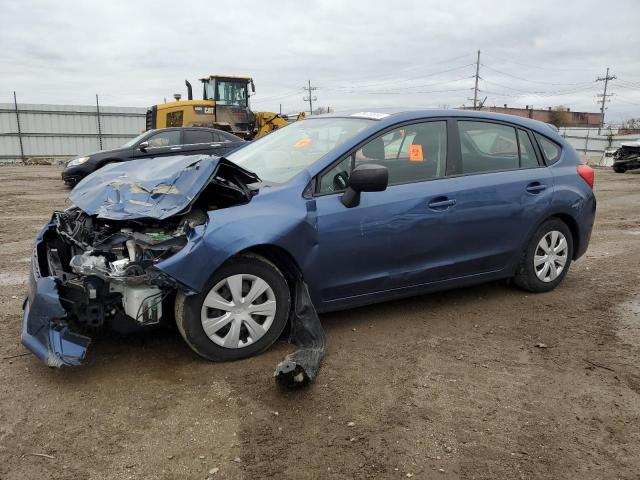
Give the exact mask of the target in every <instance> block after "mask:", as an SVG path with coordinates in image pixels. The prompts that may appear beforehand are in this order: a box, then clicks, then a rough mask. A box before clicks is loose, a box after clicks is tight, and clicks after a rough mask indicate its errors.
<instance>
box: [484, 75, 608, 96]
mask: <svg viewBox="0 0 640 480" xmlns="http://www.w3.org/2000/svg"><path fill="white" fill-rule="evenodd" d="M480 80H482V81H483V82H485V83H488V84H491V85H496V86H498V87H502V88H507V89H509V90H513V91H515V92H521V93H522V94H526V95H536V96H544V97H555V96H559V95H571V94H573V93H578V92H586V91H588V90H591V89H593V88H594V87H595V84H594V85H589V86H584V87H574V88H569V89H567V90H551V91H548V90H538V91H530V90H522V89H520V88H515V87H510V86H508V85H504V84H502V83H497V82H494V81H491V80H487V79H486V78H483V77H480ZM516 96H522V95H516Z"/></svg>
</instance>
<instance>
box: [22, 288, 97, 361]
mask: <svg viewBox="0 0 640 480" xmlns="http://www.w3.org/2000/svg"><path fill="white" fill-rule="evenodd" d="M66 316H67V312H66V311H65V310H64V308H63V307H62V305H61V304H60V297H59V296H58V287H57V285H56V281H55V278H54V277H42V278H39V279H38V280H37V281H36V284H35V291H32V292H31V294H30V296H29V299H27V300H26V301H25V305H24V317H23V327H22V344H23V345H24V346H25V347H27V348H28V349H29V350H30V351H31V352H33V354H34V355H35V356H36V357H38V358H39V359H40V360H41V361H43V362H44V363H45V364H46V365H48V366H49V367H62V366H63V365H80V364H81V363H82V360H84V357H85V355H86V353H87V347H88V346H89V343H90V342H91V339H89V338H88V337H85V336H83V335H78V334H77V333H73V332H71V331H70V330H69V327H68V326H67V325H66V323H64V321H61V319H63V318H65V317H66Z"/></svg>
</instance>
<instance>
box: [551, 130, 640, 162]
mask: <svg viewBox="0 0 640 480" xmlns="http://www.w3.org/2000/svg"><path fill="white" fill-rule="evenodd" d="M616 134H617V130H609V129H602V130H601V132H600V134H598V129H597V128H579V127H560V135H562V136H563V137H564V138H565V139H566V140H567V141H568V142H569V143H570V144H571V145H572V146H573V148H575V149H576V151H577V152H578V153H579V154H580V155H582V157H583V159H584V161H586V162H587V163H590V164H592V165H601V164H602V162H603V158H602V154H603V153H604V150H605V149H607V148H618V147H620V144H621V143H623V142H630V141H633V140H636V139H637V138H638V135H637V134H636V135H616Z"/></svg>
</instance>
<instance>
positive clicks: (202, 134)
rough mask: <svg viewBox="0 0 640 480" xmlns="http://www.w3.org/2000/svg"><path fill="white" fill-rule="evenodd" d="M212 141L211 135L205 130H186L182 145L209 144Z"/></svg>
mask: <svg viewBox="0 0 640 480" xmlns="http://www.w3.org/2000/svg"><path fill="white" fill-rule="evenodd" d="M212 141H213V135H212V133H211V132H208V131H207V130H186V131H185V132H184V143H185V144H186V145H189V144H192V143H209V142H212Z"/></svg>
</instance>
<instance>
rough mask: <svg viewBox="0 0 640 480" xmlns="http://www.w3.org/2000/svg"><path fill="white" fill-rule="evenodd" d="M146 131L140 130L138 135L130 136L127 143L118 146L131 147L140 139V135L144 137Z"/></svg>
mask: <svg viewBox="0 0 640 480" xmlns="http://www.w3.org/2000/svg"><path fill="white" fill-rule="evenodd" d="M147 133H149V132H148V131H147V132H142V133H141V134H140V135H138V136H137V137H134V138H132V139H131V140H129V141H128V142H127V143H125V144H123V145H122V146H121V147H120V148H127V147H133V146H134V145H135V144H136V143H138V142H139V141H140V140H142V137H144V136H145V135H146V134H147Z"/></svg>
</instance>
